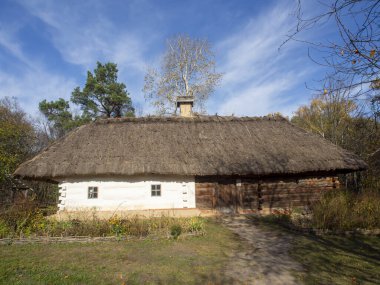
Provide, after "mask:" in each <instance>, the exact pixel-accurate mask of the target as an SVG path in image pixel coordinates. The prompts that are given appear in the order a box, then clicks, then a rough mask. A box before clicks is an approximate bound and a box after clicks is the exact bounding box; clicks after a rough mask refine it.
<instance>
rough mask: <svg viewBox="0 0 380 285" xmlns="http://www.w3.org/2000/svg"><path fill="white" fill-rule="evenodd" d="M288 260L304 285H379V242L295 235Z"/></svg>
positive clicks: (366, 238)
mask: <svg viewBox="0 0 380 285" xmlns="http://www.w3.org/2000/svg"><path fill="white" fill-rule="evenodd" d="M290 254H291V256H292V257H293V258H294V259H295V260H297V261H298V262H299V263H301V264H302V265H303V266H304V268H305V272H302V273H299V272H298V273H296V275H297V277H298V279H300V280H302V281H303V282H304V283H305V284H342V285H343V284H379V283H380V238H379V237H364V236H356V237H342V236H321V237H319V236H314V235H295V239H294V247H293V250H292V251H291V253H290Z"/></svg>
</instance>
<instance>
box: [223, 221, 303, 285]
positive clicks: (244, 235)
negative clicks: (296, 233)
mask: <svg viewBox="0 0 380 285" xmlns="http://www.w3.org/2000/svg"><path fill="white" fill-rule="evenodd" d="M222 221H223V223H224V224H225V225H226V226H227V227H228V228H229V229H231V230H232V231H233V232H234V233H236V234H237V235H238V236H239V237H240V238H241V239H242V241H243V244H242V246H241V248H240V249H239V251H237V252H235V253H234V254H233V255H232V256H231V262H230V264H229V265H228V266H227V268H226V272H225V274H226V277H227V278H228V279H230V280H234V284H268V285H269V284H270V285H277V284H281V285H283V284H286V285H288V284H300V283H299V282H297V281H296V280H295V278H294V277H293V276H292V274H291V271H292V270H295V271H301V270H302V266H301V265H300V264H299V263H297V262H295V261H294V260H292V259H291V258H290V257H289V255H288V250H289V249H290V242H291V237H290V236H287V235H285V234H281V233H279V232H276V231H271V230H266V229H262V228H259V227H258V226H256V225H255V224H254V223H253V222H252V221H251V220H250V219H249V218H247V217H245V216H229V217H228V216H226V217H223V219H222Z"/></svg>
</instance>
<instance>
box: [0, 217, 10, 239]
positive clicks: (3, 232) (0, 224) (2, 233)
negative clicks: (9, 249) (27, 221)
mask: <svg viewBox="0 0 380 285" xmlns="http://www.w3.org/2000/svg"><path fill="white" fill-rule="evenodd" d="M10 233H11V229H10V228H9V227H8V225H7V223H5V222H4V221H3V220H0V238H5V237H8V236H9V234H10Z"/></svg>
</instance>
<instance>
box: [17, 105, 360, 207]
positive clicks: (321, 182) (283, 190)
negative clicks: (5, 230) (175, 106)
mask: <svg viewBox="0 0 380 285" xmlns="http://www.w3.org/2000/svg"><path fill="white" fill-rule="evenodd" d="M184 104H185V105H186V109H183V110H185V111H184V113H183V114H182V115H183V116H179V117H144V118H120V119H104V120H103V119H102V120H97V121H94V122H92V123H90V124H88V125H85V126H81V127H79V128H77V129H75V130H74V131H72V132H70V133H69V134H68V135H66V136H65V137H63V138H61V139H60V140H58V141H56V142H55V143H53V144H52V145H51V146H49V147H48V148H47V149H45V150H44V151H42V152H41V153H40V154H38V155H37V156H36V157H34V158H33V159H31V160H29V161H26V162H25V163H23V164H22V165H20V167H19V168H18V169H17V170H16V171H15V175H16V176H18V177H22V178H27V179H36V180H45V181H51V182H55V183H59V186H60V198H59V201H60V202H59V208H60V209H61V210H67V211H76V210H83V209H88V208H93V207H95V208H97V209H98V210H99V211H114V210H144V209H184V208H186V209H199V210H221V211H239V212H247V211H258V210H262V209H272V208H284V207H294V206H304V205H310V204H311V203H313V201H315V200H316V199H318V197H319V196H320V195H321V193H323V192H325V191H330V190H333V189H335V188H337V187H338V186H339V182H338V180H337V179H336V175H337V174H339V173H347V172H352V171H359V170H363V169H365V168H366V164H365V163H364V162H363V161H362V160H360V159H359V158H358V157H357V156H355V155H354V154H352V153H350V152H348V151H346V150H344V149H342V148H339V147H337V146H335V145H333V144H332V143H330V142H328V141H326V140H324V139H323V138H321V137H319V136H317V135H314V134H310V133H308V132H306V131H304V130H302V129H300V128H298V127H296V126H294V125H293V124H291V123H290V122H289V121H288V120H286V119H284V118H281V117H275V118H274V117H260V118H252V117H242V118H238V117H220V116H193V115H191V114H188V112H187V113H186V110H191V108H189V102H186V101H185V102H184ZM180 105H181V104H180ZM190 105H191V104H190Z"/></svg>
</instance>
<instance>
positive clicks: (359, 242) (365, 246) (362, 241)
mask: <svg viewBox="0 0 380 285" xmlns="http://www.w3.org/2000/svg"><path fill="white" fill-rule="evenodd" d="M248 219H249V221H250V222H251V223H252V224H254V225H256V226H261V227H266V228H270V229H272V230H275V231H278V232H281V233H282V234H287V235H291V236H292V249H291V251H290V252H289V253H290V255H291V256H292V257H293V258H294V259H295V260H296V261H298V262H299V263H301V264H302V265H303V267H304V268H305V272H298V273H295V275H297V277H298V279H301V280H302V281H304V282H305V283H306V284H379V280H380V237H378V236H363V235H359V234H357V235H352V236H338V235H315V234H313V233H305V232H298V231H295V230H294V229H291V228H290V227H288V226H287V225H286V222H281V221H278V220H275V219H272V218H265V217H264V218H262V217H258V216H250V217H248Z"/></svg>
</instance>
